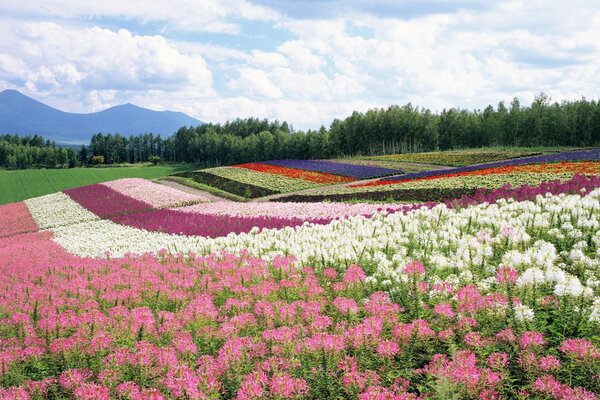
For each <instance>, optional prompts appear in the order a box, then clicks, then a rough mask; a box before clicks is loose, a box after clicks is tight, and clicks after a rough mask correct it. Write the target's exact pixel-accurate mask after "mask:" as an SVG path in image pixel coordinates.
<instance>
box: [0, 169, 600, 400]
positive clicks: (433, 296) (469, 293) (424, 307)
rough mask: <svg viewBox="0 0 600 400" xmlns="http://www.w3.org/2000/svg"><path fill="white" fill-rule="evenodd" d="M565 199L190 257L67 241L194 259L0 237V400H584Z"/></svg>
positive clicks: (598, 283) (587, 304) (287, 236)
mask: <svg viewBox="0 0 600 400" xmlns="http://www.w3.org/2000/svg"><path fill="white" fill-rule="evenodd" d="M586 179H592V178H586ZM563 189H564V188H563ZM585 194H587V196H581V195H564V194H563V195H559V196H552V195H549V196H539V195H538V196H536V197H535V198H534V199H533V201H523V202H519V201H504V200H501V201H499V202H498V203H497V204H494V205H489V204H480V205H473V206H469V207H466V208H462V207H458V208H455V209H449V208H448V207H446V206H444V205H439V206H436V207H433V208H431V209H428V208H425V207H423V208H421V209H416V210H414V211H411V212H408V213H406V214H404V213H399V212H398V213H393V214H389V215H384V214H376V215H375V216H374V217H373V218H364V217H360V216H356V217H351V218H348V219H344V220H340V221H334V222H332V223H331V224H328V225H313V226H302V227H297V228H285V229H282V230H277V231H275V230H266V231H263V232H261V233H252V234H241V235H231V236H229V237H226V238H219V239H210V240H208V239H202V238H198V239H197V240H196V241H193V240H192V239H191V238H186V237H179V236H175V235H159V234H156V233H150V232H143V231H140V230H136V229H133V228H127V227H119V226H118V225H116V224H113V223H111V222H109V221H104V220H93V221H89V222H84V223H82V224H79V226H77V225H74V226H73V232H72V234H73V236H72V237H71V242H70V243H71V245H74V246H81V245H82V243H89V244H90V245H91V244H92V241H90V242H87V240H88V239H89V238H92V237H93V238H95V240H94V241H93V244H94V245H97V246H98V248H100V246H104V249H105V250H111V249H112V247H111V246H112V245H113V244H114V243H119V244H120V245H121V246H122V247H121V250H120V251H125V250H126V249H127V248H128V246H132V245H135V246H141V245H143V243H140V242H139V240H142V241H143V240H146V241H147V242H146V244H147V245H148V247H147V248H151V246H159V245H164V243H165V242H161V240H165V241H166V240H171V243H172V244H174V243H178V245H179V244H182V245H183V246H182V247H181V248H180V247H179V246H178V250H181V251H186V250H191V249H194V250H195V252H196V253H197V254H202V253H203V252H204V251H206V252H207V253H206V254H207V255H206V256H197V255H189V254H188V255H183V254H168V253H167V252H164V251H162V252H159V253H158V254H154V255H144V256H141V257H125V258H112V257H111V258H106V257H103V258H101V259H86V258H79V257H76V256H73V255H71V254H68V253H66V252H65V251H64V250H63V249H62V248H61V247H60V246H58V245H57V244H56V243H53V242H52V241H51V236H52V234H51V233H50V232H39V233H28V234H22V235H14V236H10V237H4V238H0V299H2V301H1V302H0V366H1V368H0V398H35V397H36V396H37V398H102V399H104V398H119V397H121V398H154V399H161V398H203V397H204V398H245V399H260V398H277V399H279V398H297V399H302V398H318V399H326V398H344V399H345V398H348V399H364V400H368V399H380V398H401V399H425V398H437V397H442V398H479V399H482V398H483V399H485V398H514V397H517V396H521V397H531V398H557V399H575V398H580V399H595V398H597V393H599V392H600V362H599V361H600V342H599V339H598V335H597V332H598V330H599V329H600V275H599V272H598V271H600V253H599V252H600V230H599V227H600V207H599V204H600V190H595V191H586V193H585ZM62 202H63V203H65V204H63V205H58V207H59V208H60V209H66V208H68V207H67V206H66V204H71V203H73V204H74V202H73V201H72V200H71V199H70V198H69V197H67V196H64V197H62ZM69 202H70V203H69ZM30 204H31V207H32V208H36V207H39V206H40V204H44V207H47V208H48V209H47V210H46V212H45V213H38V212H32V214H33V215H38V214H41V215H45V214H46V213H49V212H50V211H51V210H50V209H51V208H52V207H53V205H54V203H51V202H44V203H42V202H32V203H30ZM161 211H164V210H161ZM5 218H6V216H5V215H3V214H0V226H1V225H2V222H4V221H5ZM99 224H104V226H107V225H106V224H109V225H110V224H112V225H114V226H117V227H119V229H121V230H120V231H113V232H111V234H110V235H104V234H102V235H98V233H99V232H100V230H97V229H94V228H96V227H98V226H100V225H99ZM64 229H66V227H65V226H63V227H59V228H57V229H56V231H55V232H54V234H55V240H57V241H58V242H59V243H61V244H62V243H64V242H65V240H66V239H67V238H66V237H65V236H64ZM61 230H63V232H61ZM142 234H144V235H148V236H145V238H146V239H143V237H142V236H135V235H142ZM94 235H95V236H94ZM104 239H109V240H111V241H112V242H103V240H104ZM179 240H188V242H185V243H184V242H178V241H179ZM186 246H189V248H186ZM165 247H166V246H165ZM138 248H141V247H138ZM155 248H156V247H155ZM217 248H219V249H228V250H229V251H235V253H236V254H230V253H218V254H208V253H210V252H214V251H215V250H217ZM158 249H159V248H156V251H158ZM258 252H263V255H264V257H260V258H259V257H256V256H257V255H259V254H258ZM273 252H275V253H277V254H279V256H277V255H275V254H273ZM286 252H287V254H289V255H290V256H282V254H285V253H286ZM251 254H254V256H252V255H251Z"/></svg>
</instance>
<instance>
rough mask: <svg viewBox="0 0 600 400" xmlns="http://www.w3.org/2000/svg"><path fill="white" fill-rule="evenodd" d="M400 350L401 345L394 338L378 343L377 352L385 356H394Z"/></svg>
mask: <svg viewBox="0 0 600 400" xmlns="http://www.w3.org/2000/svg"><path fill="white" fill-rule="evenodd" d="M399 352H400V346H398V343H396V342H394V341H392V340H384V341H382V342H381V343H379V344H378V345H377V354H379V355H380V356H382V357H385V358H388V357H393V356H395V355H396V354H398V353H399Z"/></svg>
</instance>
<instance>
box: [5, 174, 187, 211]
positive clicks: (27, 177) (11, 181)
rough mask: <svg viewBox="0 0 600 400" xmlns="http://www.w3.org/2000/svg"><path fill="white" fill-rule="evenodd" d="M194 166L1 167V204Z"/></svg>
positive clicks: (157, 176) (152, 175) (154, 176)
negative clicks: (4, 168) (10, 168)
mask: <svg viewBox="0 0 600 400" xmlns="http://www.w3.org/2000/svg"><path fill="white" fill-rule="evenodd" d="M194 168H195V167H194V166H192V165H183V164H176V165H159V166H134V167H115V168H70V169H25V170H17V171H6V170H0V204H6V203H13V202H17V201H21V200H25V199H29V198H31V197H37V196H42V195H44V194H48V193H54V192H58V191H60V190H64V189H70V188H73V187H78V186H85V185H91V184H93V183H100V182H106V181H112V180H114V179H120V178H146V179H155V178H160V177H162V176H165V175H170V174H174V173H177V172H183V171H189V170H193V169H194Z"/></svg>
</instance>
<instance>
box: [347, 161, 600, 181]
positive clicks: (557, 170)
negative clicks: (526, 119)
mask: <svg viewBox="0 0 600 400" xmlns="http://www.w3.org/2000/svg"><path fill="white" fill-rule="evenodd" d="M536 173H537V174H569V175H575V174H580V175H599V174H600V162H598V161H595V162H560V163H553V164H548V163H539V164H526V165H509V166H501V167H494V168H486V169H479V170H474V171H459V172H456V171H453V170H450V171H447V173H445V174H443V175H433V176H427V177H421V178H412V179H410V178H407V179H402V180H399V179H394V180H386V179H380V180H378V181H375V182H368V183H362V184H360V183H358V184H356V185H352V186H351V187H367V186H380V185H390V184H392V185H393V184H399V183H404V182H416V181H424V180H435V179H448V178H456V177H464V176H491V175H509V176H514V175H520V174H536ZM506 183H510V182H506Z"/></svg>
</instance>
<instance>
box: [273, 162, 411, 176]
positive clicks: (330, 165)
mask: <svg viewBox="0 0 600 400" xmlns="http://www.w3.org/2000/svg"><path fill="white" fill-rule="evenodd" d="M263 163H264V164H269V165H274V166H279V167H285V168H295V169H300V170H306V171H315V172H323V173H328V174H335V175H340V176H346V177H350V178H355V179H367V178H376V177H378V176H385V175H394V174H399V173H402V172H403V171H400V170H397V169H389V168H384V167H379V166H372V165H359V164H352V163H345V162H338V161H332V160H271V161H264V162H263Z"/></svg>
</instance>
